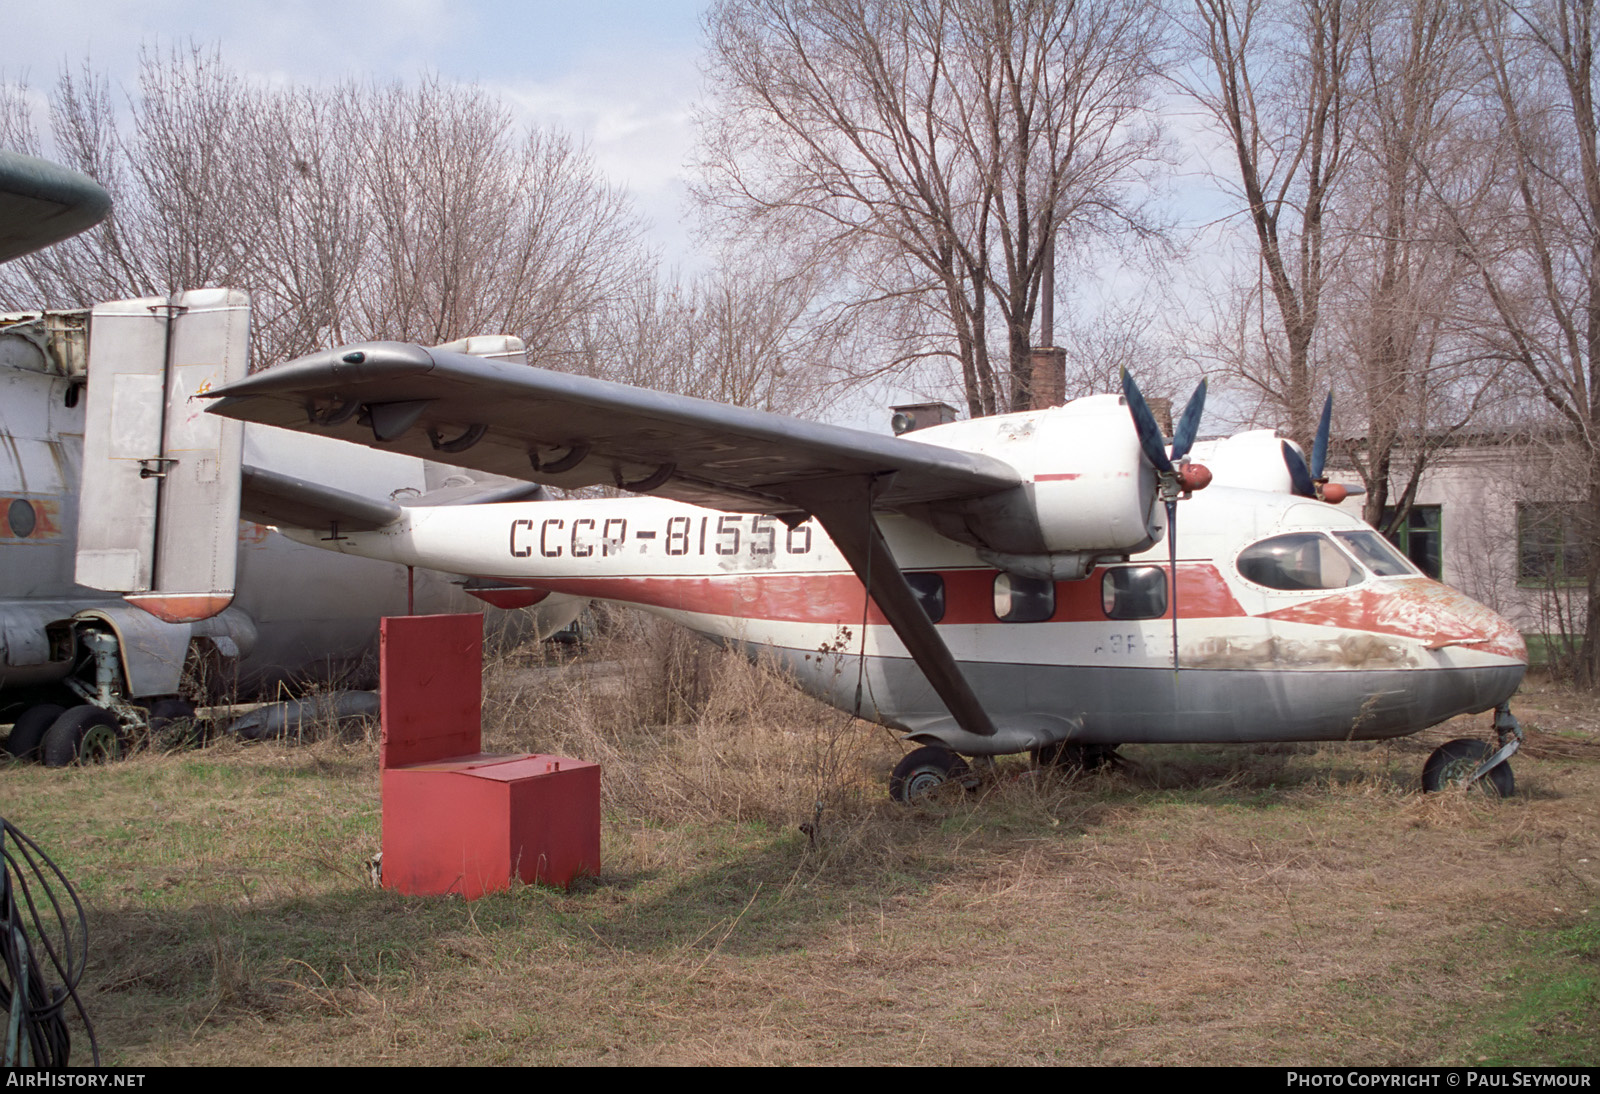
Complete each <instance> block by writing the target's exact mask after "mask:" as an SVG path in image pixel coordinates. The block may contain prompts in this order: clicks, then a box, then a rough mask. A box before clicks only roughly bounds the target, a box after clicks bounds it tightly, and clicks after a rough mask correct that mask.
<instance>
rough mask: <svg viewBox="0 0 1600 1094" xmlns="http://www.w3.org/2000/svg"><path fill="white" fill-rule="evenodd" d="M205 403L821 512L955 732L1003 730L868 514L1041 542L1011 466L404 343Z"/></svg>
mask: <svg viewBox="0 0 1600 1094" xmlns="http://www.w3.org/2000/svg"><path fill="white" fill-rule="evenodd" d="M209 397H211V398H215V399H216V400H217V401H216V403H215V404H214V405H213V406H212V408H211V409H212V410H213V411H214V412H215V413H217V414H221V415H224V416H227V417H232V418H240V419H243V420H245V421H252V422H261V423H263V424H266V425H275V426H281V427H283V428H286V429H294V430H300V431H304V432H315V433H323V434H327V435H331V436H334V437H338V438H340V439H342V440H347V441H351V442H354V443H356V444H363V445H367V446H370V447H375V448H383V449H388V450H391V451H399V452H404V453H407V454H409V455H413V456H418V457H422V458H424V459H433V460H439V461H441V462H445V463H453V464H456V465H458V466H462V467H468V468H472V469H474V470H478V471H487V472H490V473H493V474H496V475H506V476H510V477H512V478H521V479H534V480H536V481H539V482H542V483H548V484H550V485H553V486H559V487H564V488H574V487H582V486H592V485H596V484H602V483H603V484H607V485H612V486H617V487H620V488H622V489H625V490H630V491H634V492H636V493H648V494H654V495H656V496H659V497H668V498H673V499H676V500H679V501H685V502H689V503H691V504H696V505H704V506H708V507H711V508H717V509H724V510H732V511H736V512H738V511H743V512H755V513H773V514H777V515H780V516H785V517H791V518H793V517H799V516H801V515H811V516H815V517H816V518H817V519H818V520H819V521H820V522H821V523H822V525H823V528H824V529H825V530H826V531H827V532H828V535H829V537H830V538H831V539H832V540H833V542H834V544H835V545H836V546H837V547H838V548H839V550H840V551H841V552H842V553H843V554H844V556H845V558H846V559H847V560H848V561H849V563H850V567H851V569H852V570H854V571H855V573H856V575H857V576H858V577H860V578H861V581H862V584H863V585H864V586H866V590H867V594H868V595H869V596H870V597H871V598H872V600H873V601H874V602H875V603H876V604H877V605H878V608H879V610H880V611H882V612H883V614H884V617H885V618H886V619H887V620H888V622H889V624H890V625H891V626H892V627H893V628H894V630H895V633H896V634H897V635H898V636H899V637H900V639H901V641H902V642H904V643H905V645H906V648H907V651H908V652H909V653H910V654H911V656H912V658H913V659H914V660H915V661H916V663H917V664H918V666H919V667H920V668H921V669H922V671H923V673H924V675H925V676H927V678H928V680H929V682H930V683H931V684H932V685H933V687H934V688H935V690H936V691H937V692H938V694H939V697H940V698H941V699H942V700H944V703H945V706H946V707H947V708H948V709H949V710H950V713H951V715H952V717H953V718H954V720H955V722H956V723H957V725H959V727H960V728H961V730H963V731H964V732H965V733H967V734H969V735H971V737H972V738H974V739H976V738H992V737H994V735H995V733H996V727H995V725H994V723H993V721H992V720H991V719H990V718H989V715H988V713H987V712H986V711H985V710H984V709H983V707H982V705H981V704H980V703H979V702H978V700H977V697H976V695H975V694H974V693H973V691H972V688H971V686H970V684H969V683H968V682H967V680H966V678H965V676H964V675H963V674H962V672H961V669H960V667H959V666H958V665H957V664H956V662H955V659H954V657H952V656H951V654H950V650H949V648H948V647H947V646H946V645H945V643H944V640H943V638H941V637H940V636H939V634H938V632H937V631H936V630H935V628H934V626H933V624H932V623H931V622H930V621H929V619H928V617H927V615H925V614H924V613H923V610H922V607H921V605H920V604H919V603H918V601H917V599H916V595H915V594H914V593H913V592H912V590H911V586H910V585H909V584H908V583H907V581H906V579H905V575H904V574H903V573H902V572H901V570H900V567H899V564H898V563H897V561H896V560H895V558H894V556H893V554H892V552H890V550H889V548H888V545H887V543H886V542H885V540H884V538H883V533H882V531H881V530H880V529H879V528H878V524H877V521H876V520H872V519H869V517H870V514H871V512H872V511H873V510H874V509H879V510H882V509H891V510H901V511H905V512H908V513H909V514H910V515H912V516H914V517H916V518H918V519H921V520H926V521H929V522H930V523H936V524H938V525H940V526H941V530H944V529H947V528H948V529H957V528H959V527H961V526H963V525H965V526H968V527H970V525H969V524H968V520H967V518H968V517H970V516H973V515H976V513H977V509H973V508H971V507H973V506H977V507H978V509H984V508H987V509H989V510H990V511H991V512H992V513H1000V514H1002V515H1005V516H1006V517H1007V518H1008V519H1006V520H1004V521H1002V522H1001V523H1003V524H1008V525H1011V526H1012V527H1013V529H1014V533H1013V534H1020V536H1021V538H1022V540H1023V541H1026V542H1029V543H1034V542H1037V541H1038V540H1039V538H1040V537H1039V535H1038V524H1037V520H1036V518H1035V516H1034V510H1033V505H1032V503H1031V500H1030V499H1029V498H1028V490H1029V486H1028V484H1025V483H1024V481H1023V478H1022V476H1021V474H1019V473H1018V471H1017V470H1016V469H1015V468H1014V467H1012V466H1011V465H1010V464H1008V463H1006V462H1004V461H1003V460H997V459H994V458H992V457H989V456H985V455H981V454H978V453H973V452H962V451H957V450H955V449H949V448H942V447H939V446H937V445H931V444H924V443H920V442H917V441H908V440H902V439H899V438H893V437H883V436H879V435H877V434H874V433H867V432H864V431H862V430H856V429H847V428H844V427H841V426H833V425H826V424H822V423H817V422H805V421H800V420H797V419H794V418H788V417H784V416H782V415H778V414H769V413H764V412H762V411H757V410H749V409H747V408H743V407H733V406H725V405H723V404H720V403H712V402H707V401H705V400H702V399H691V398H687V397H685V396H681V395H670V394H667V393H664V392H659V391H651V390H648V389H645V388H635V387H629V386H626V385H624V384H615V383H609V382H607V381H604V380H595V379H591V378H589V377H585V376H573V375H569V374H566V373H558V372H549V371H546V370H544V369H538V368H531V367H528V366H526V365H517V364H507V363H504V362H501V361H495V360H486V359H483V358H480V357H474V356H468V355H466V354H462V353H457V352H453V351H451V350H446V349H441V348H433V349H425V348H423V347H422V346H415V345H407V344H404V343H399V342H371V343H366V344H363V345H356V346H347V347H344V348H341V349H333V350H325V351H323V352H321V353H315V354H312V355H310V356H308V357H302V358H300V359H299V360H296V361H290V362H288V363H286V364H282V365H278V366H276V367H274V368H271V369H267V370H266V371H264V372H259V373H256V374H255V375H254V376H250V377H247V378H246V379H244V380H239V381H235V382H234V383H231V384H228V385H226V386H224V387H222V388H219V389H217V390H215V391H213V392H210V393H209ZM280 485H281V484H280ZM282 492H283V491H282V490H281V489H280V493H282ZM303 500H306V501H311V502H315V501H316V500H317V499H313V498H303ZM329 501H330V499H322V502H323V504H327V503H328V502H329ZM378 515H381V514H369V516H378Z"/></svg>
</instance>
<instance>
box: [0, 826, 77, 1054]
mask: <svg viewBox="0 0 1600 1094" xmlns="http://www.w3.org/2000/svg"><path fill="white" fill-rule="evenodd" d="M0 859H3V861H4V871H3V872H0V1046H3V1048H0V1053H3V1056H0V1064H3V1065H4V1066H6V1067H18V1066H32V1067H66V1066H67V1058H68V1056H69V1055H70V1054H71V1051H72V1035H71V1033H70V1032H69V1031H68V1029H67V1022H66V1016H65V1013H64V1012H65V1008H66V1003H67V1000H68V999H71V1000H72V1003H73V1005H74V1006H75V1007H77V1009H78V1017H79V1018H80V1019H82V1021H83V1028H84V1029H85V1030H86V1031H87V1032H88V1034H89V1051H90V1052H91V1053H92V1054H93V1056H94V1063H95V1066H96V1067H98V1066H99V1065H100V1047H99V1045H97V1044H96V1043H95V1038H94V1026H93V1025H91V1024H90V1022H89V1015H88V1013H87V1012H86V1011H85V1010H84V1008H83V1000H81V999H80V998H78V981H79V980H80V979H81V978H82V976H83V970H84V968H85V966H86V965H87V964H88V962H89V926H88V922H87V920H86V919H85V918H84V914H83V903H82V902H81V901H80V900H79V899H78V894H77V892H76V891H75V890H74V889H73V888H72V884H71V883H70V882H69V881H67V878H66V875H65V874H63V873H62V872H61V869H60V867H58V866H56V864H55V863H54V862H53V861H51V859H50V856H49V855H47V854H45V853H44V852H43V851H41V850H40V849H39V845H38V844H36V843H34V842H33V840H31V839H29V838H28V837H27V836H26V835H25V834H23V832H22V831H21V830H20V829H18V828H17V827H15V826H14V825H12V824H10V823H9V822H7V821H6V820H4V819H0ZM52 878H53V879H54V883H52ZM57 887H59V888H60V890H61V892H63V893H65V894H66V897H67V899H68V900H69V901H70V903H71V908H70V911H71V915H70V916H69V912H68V909H66V908H64V907H63V906H62V902H61V900H60V898H58V896H57V892H56V890H57ZM35 892H37V893H38V899H37V900H36V899H35ZM19 895H20V896H21V904H20V905H19V904H18V901H17V898H18V896H19ZM41 906H43V907H44V910H45V912H46V915H45V916H44V917H43V918H41V915H40V910H41ZM24 907H26V909H27V916H26V918H25V917H24V916H23V914H22V909H23V908H24ZM49 919H53V920H54V925H53V929H48V930H47V929H46V927H45V921H46V920H49ZM41 950H42V951H43V953H42V955H41V953H40V951H41ZM41 956H42V957H43V958H45V959H47V960H45V961H41V960H40V958H41ZM50 970H54V974H55V976H54V978H55V980H56V981H57V982H58V984H57V986H51V984H50V983H49V982H48V981H47V979H46V975H47V973H48V972H49V971H50ZM19 996H20V998H19ZM14 1002H19V1003H20V1004H21V1006H20V1009H21V1015H20V1017H21V1022H20V1027H19V1028H17V1029H16V1030H15V1033H16V1034H17V1036H16V1037H15V1039H13V1036H12V1035H13V1032H14V1030H13V1024H14V1021H15V1019H14V1017H13V1014H12V1005H13V1003H14Z"/></svg>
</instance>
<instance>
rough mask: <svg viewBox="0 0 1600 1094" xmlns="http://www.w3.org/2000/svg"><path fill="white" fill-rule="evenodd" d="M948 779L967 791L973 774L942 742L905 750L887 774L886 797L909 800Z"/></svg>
mask: <svg viewBox="0 0 1600 1094" xmlns="http://www.w3.org/2000/svg"><path fill="white" fill-rule="evenodd" d="M948 782H959V783H960V784H961V785H962V786H963V787H964V788H965V789H968V790H971V789H973V788H975V787H976V786H977V785H978V779H977V776H976V775H974V774H973V773H972V768H971V767H969V766H968V765H967V761H966V760H964V759H962V758H961V757H960V756H958V755H956V754H955V753H954V752H951V751H950V750H949V749H948V748H945V747H943V746H942V745H924V746H923V747H921V748H919V749H915V750H914V751H911V752H908V753H906V755H905V756H904V757H903V758H902V759H901V761H900V762H899V763H897V764H895V765H894V771H893V773H892V774H890V776H889V797H891V798H893V799H894V800H895V801H897V802H912V801H916V800H917V799H918V798H921V797H924V796H926V795H928V794H931V793H932V792H933V791H935V790H937V789H938V788H939V787H941V786H943V785H944V784H945V783H948Z"/></svg>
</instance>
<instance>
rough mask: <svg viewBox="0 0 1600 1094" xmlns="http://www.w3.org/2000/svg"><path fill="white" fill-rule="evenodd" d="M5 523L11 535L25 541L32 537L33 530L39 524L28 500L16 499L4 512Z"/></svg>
mask: <svg viewBox="0 0 1600 1094" xmlns="http://www.w3.org/2000/svg"><path fill="white" fill-rule="evenodd" d="M6 523H7V524H8V525H9V526H10V531H11V534H12V535H14V536H16V537H17V538H18V539H27V538H28V537H29V536H31V535H33V529H34V528H35V527H36V526H37V525H38V523H39V522H38V519H37V518H36V517H35V515H34V512H33V506H32V505H31V504H30V503H29V502H28V499H26V498H17V499H15V500H13V501H12V503H11V506H10V508H9V509H7V510H6Z"/></svg>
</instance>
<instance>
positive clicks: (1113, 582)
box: [1100, 566, 1167, 619]
mask: <svg viewBox="0 0 1600 1094" xmlns="http://www.w3.org/2000/svg"><path fill="white" fill-rule="evenodd" d="M1100 605H1101V607H1102V608H1104V609H1105V613H1106V618H1107V619H1157V618H1160V617H1161V616H1163V615H1166V614H1167V571H1165V570H1163V569H1162V568H1161V567H1160V566H1116V567H1113V568H1112V569H1109V570H1107V571H1106V574H1105V577H1103V578H1101V579H1100Z"/></svg>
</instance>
